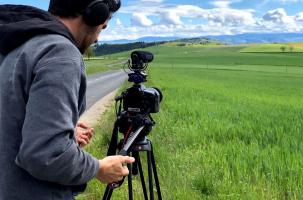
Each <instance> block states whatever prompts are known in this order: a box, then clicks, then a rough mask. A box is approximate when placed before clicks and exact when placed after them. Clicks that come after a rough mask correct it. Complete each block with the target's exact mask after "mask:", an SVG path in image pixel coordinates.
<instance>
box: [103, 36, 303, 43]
mask: <svg viewBox="0 0 303 200" xmlns="http://www.w3.org/2000/svg"><path fill="white" fill-rule="evenodd" d="M198 38H208V39H210V40H216V41H220V42H222V43H228V44H251V43H284V42H303V33H245V34H238V35H219V36H213V35H209V36H201V37H198ZM181 39H182V38H178V37H142V38H138V39H136V40H113V41H106V42H99V43H100V44H102V43H107V44H126V43H135V42H145V43H149V42H160V41H161V42H162V41H176V40H181ZM186 39H189V38H186Z"/></svg>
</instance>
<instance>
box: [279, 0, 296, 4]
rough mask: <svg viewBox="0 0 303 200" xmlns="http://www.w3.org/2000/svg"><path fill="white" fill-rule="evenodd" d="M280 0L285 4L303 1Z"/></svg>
mask: <svg viewBox="0 0 303 200" xmlns="http://www.w3.org/2000/svg"><path fill="white" fill-rule="evenodd" d="M278 1H279V2H281V3H284V4H287V3H298V2H302V0H278Z"/></svg>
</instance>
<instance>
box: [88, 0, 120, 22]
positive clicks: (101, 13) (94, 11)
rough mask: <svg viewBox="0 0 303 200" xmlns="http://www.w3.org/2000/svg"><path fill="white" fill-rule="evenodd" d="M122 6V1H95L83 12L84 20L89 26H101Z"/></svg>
mask: <svg viewBox="0 0 303 200" xmlns="http://www.w3.org/2000/svg"><path fill="white" fill-rule="evenodd" d="M120 6H121V2H120V0H94V1H92V2H91V3H89V4H88V6H87V7H86V8H85V10H84V11H83V19H84V21H85V23H86V24H87V25H89V26H99V25H101V24H103V23H104V22H105V21H106V20H107V19H108V18H109V17H110V15H111V13H113V12H116V11H117V10H118V9H119V8H120Z"/></svg>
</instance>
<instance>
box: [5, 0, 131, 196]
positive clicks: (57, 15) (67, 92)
mask: <svg viewBox="0 0 303 200" xmlns="http://www.w3.org/2000/svg"><path fill="white" fill-rule="evenodd" d="M119 7H120V3H119V2H118V1H117V0H104V1H102V0H95V1H93V0H50V7H49V11H50V13H52V14H50V13H49V12H45V11H42V10H40V9H36V8H33V7H29V6H15V5H0V169H1V171H0V199H1V200H61V199H62V200H63V199H64V200H72V199H74V195H76V194H77V193H79V192H81V191H83V189H84V188H85V186H84V185H85V184H86V183H87V182H88V181H89V180H91V179H92V178H94V177H96V178H97V179H98V180H100V181H101V182H103V183H111V182H117V181H119V180H121V179H122V178H123V176H127V175H128V173H129V171H128V169H127V168H126V167H125V166H123V164H124V163H132V162H134V158H131V157H127V156H126V157H123V156H112V157H106V158H104V159H102V160H98V159H96V158H94V157H93V156H91V155H90V154H88V153H86V152H85V151H83V150H82V149H81V148H80V146H79V145H78V144H77V142H76V137H75V133H74V132H75V127H76V122H77V121H78V119H79V116H80V115H81V114H82V112H83V111H84V109H85V91H86V78H85V68H84V64H83V60H82V55H81V54H82V53H83V52H84V51H85V50H86V49H87V48H88V47H89V46H90V45H91V44H92V43H93V42H95V41H96V40H97V37H98V35H99V34H100V32H101V31H102V29H104V28H106V26H107V23H108V21H109V19H110V17H111V15H112V14H113V12H115V11H117V10H118V9H119ZM80 126H81V125H80ZM78 142H79V143H81V141H80V139H79V140H78Z"/></svg>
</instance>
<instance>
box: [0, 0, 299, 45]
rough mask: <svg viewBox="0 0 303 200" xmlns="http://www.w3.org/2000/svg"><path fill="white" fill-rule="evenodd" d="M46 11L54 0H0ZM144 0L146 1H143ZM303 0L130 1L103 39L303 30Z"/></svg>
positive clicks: (123, 6) (125, 3) (187, 36)
mask: <svg viewBox="0 0 303 200" xmlns="http://www.w3.org/2000/svg"><path fill="white" fill-rule="evenodd" d="M4 3H5V4H23V5H31V6H35V7H38V8H41V9H43V10H47V8H48V3H49V1H48V0H42V1H41V0H40V1H37V0H36V1H35V0H6V1H3V0H0V4H4ZM138 5H140V6H138ZM302 8H303V0H261V1H257V0H250V1H244V0H206V1H203V2H201V1H199V0H187V1H186V0H130V1H122V7H121V9H120V10H119V11H118V13H116V14H115V15H114V17H113V19H112V20H111V21H110V23H109V28H108V29H106V30H104V32H102V33H101V35H100V36H99V40H100V41H104V42H106V41H112V40H124V39H128V40H134V39H138V38H143V37H178V38H193V37H203V36H210V35H213V36H218V35H237V34H244V33H260V34H262V33H303V9H302Z"/></svg>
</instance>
